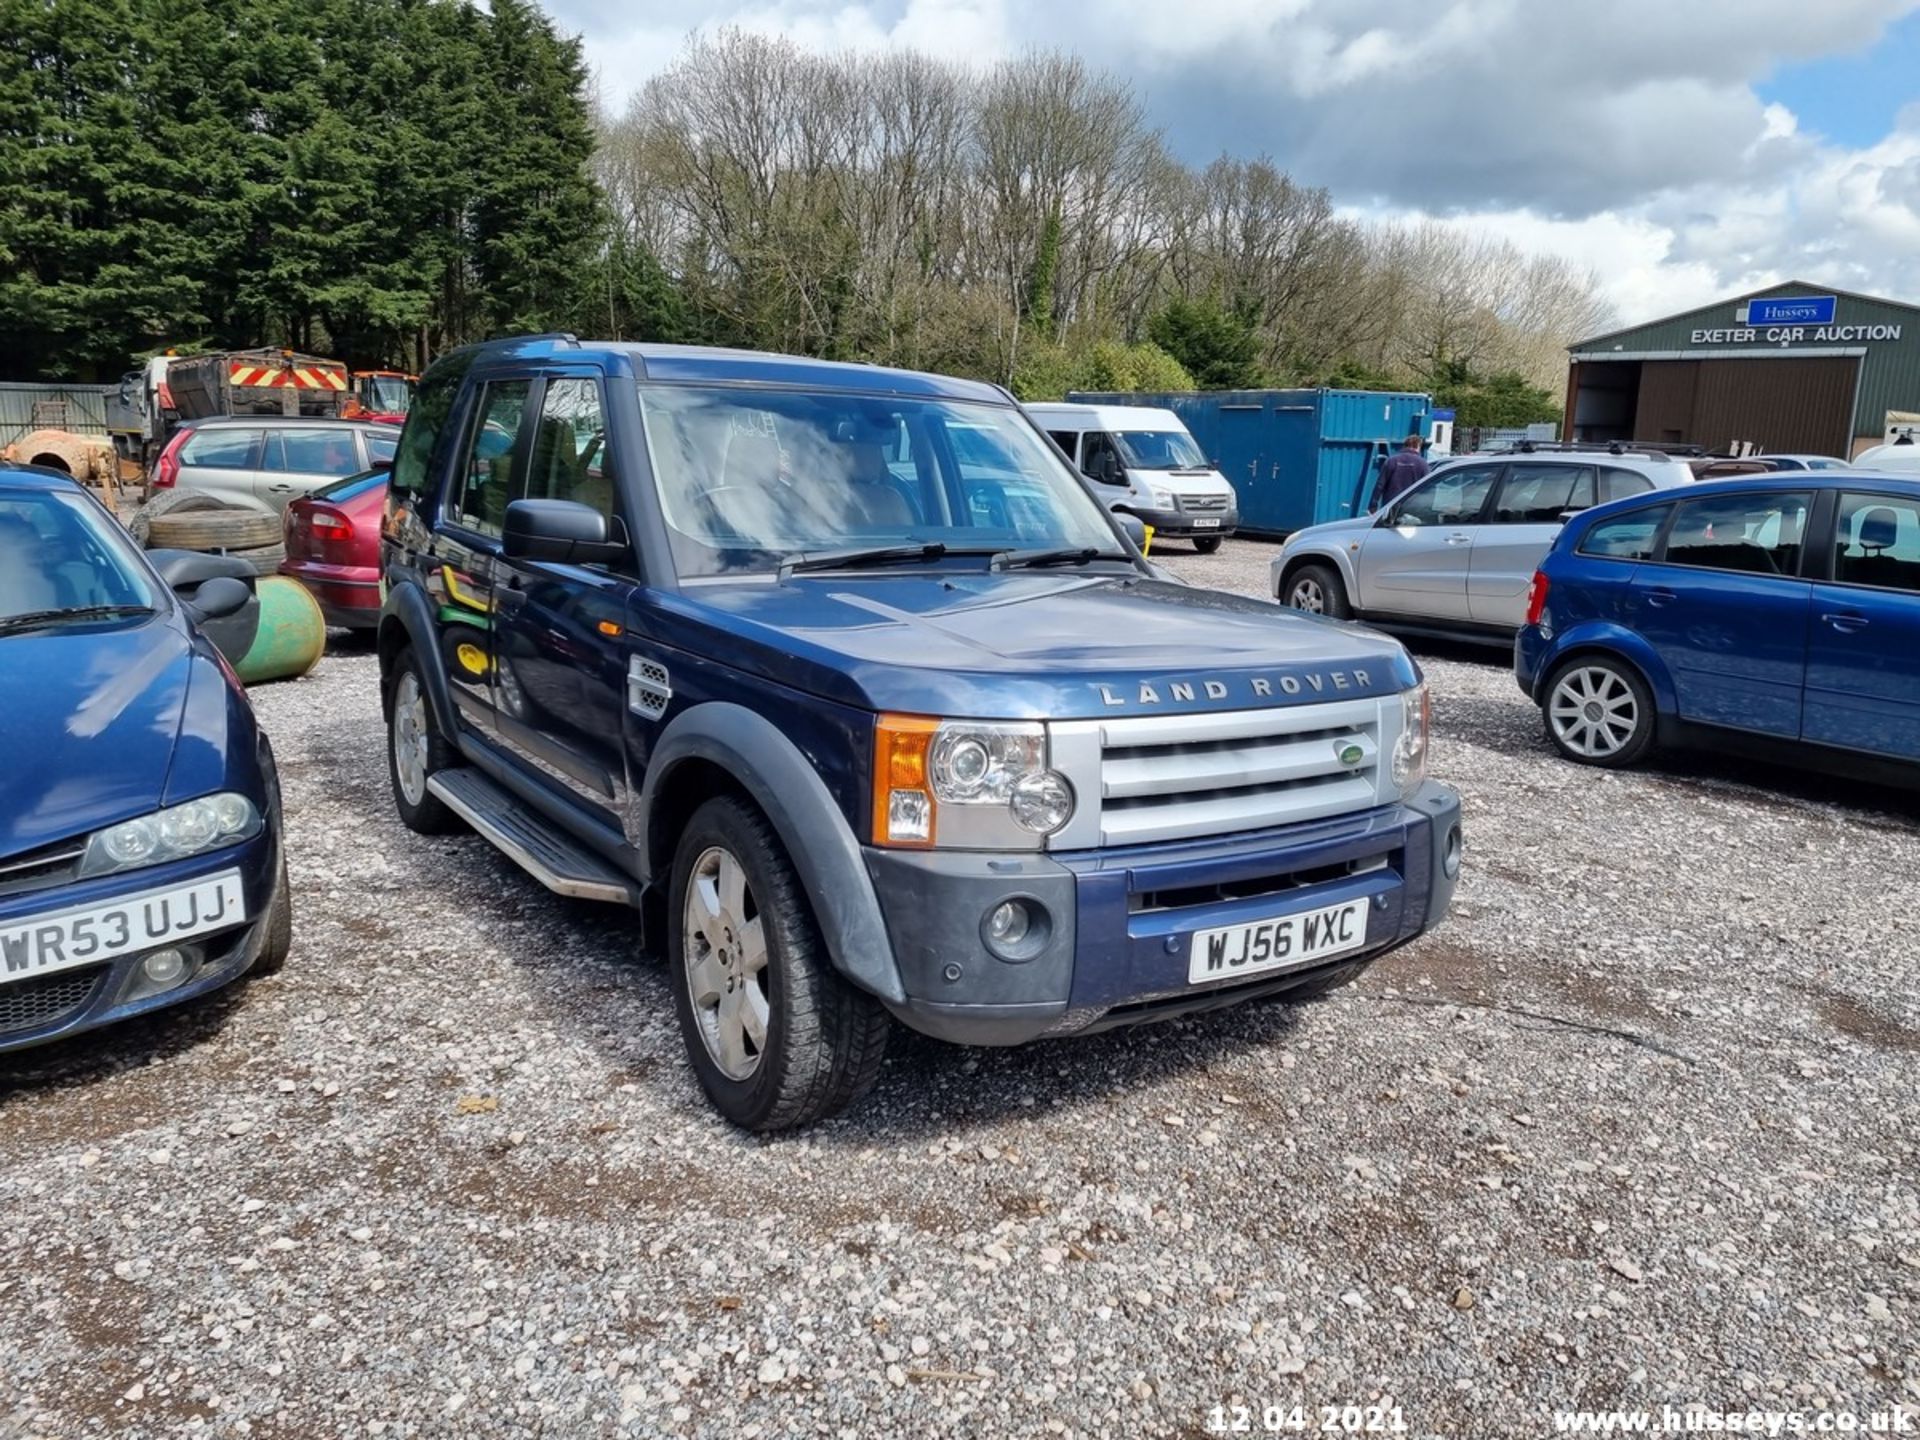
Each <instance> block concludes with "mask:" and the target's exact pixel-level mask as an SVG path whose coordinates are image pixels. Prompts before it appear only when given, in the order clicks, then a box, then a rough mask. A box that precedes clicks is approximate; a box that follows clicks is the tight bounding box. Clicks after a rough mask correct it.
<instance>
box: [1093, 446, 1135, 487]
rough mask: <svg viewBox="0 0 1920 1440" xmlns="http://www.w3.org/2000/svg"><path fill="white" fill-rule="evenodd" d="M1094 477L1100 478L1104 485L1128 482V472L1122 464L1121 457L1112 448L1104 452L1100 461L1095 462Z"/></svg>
mask: <svg viewBox="0 0 1920 1440" xmlns="http://www.w3.org/2000/svg"><path fill="white" fill-rule="evenodd" d="M1093 478H1094V479H1096V480H1098V481H1099V482H1100V483H1101V484H1102V485H1124V484H1126V483H1127V474H1126V471H1125V470H1123V469H1122V468H1121V466H1120V457H1119V456H1118V455H1116V454H1114V453H1113V452H1112V451H1111V450H1108V451H1106V452H1105V453H1103V454H1102V455H1101V456H1100V459H1099V460H1098V462H1096V463H1095V465H1094V467H1093Z"/></svg>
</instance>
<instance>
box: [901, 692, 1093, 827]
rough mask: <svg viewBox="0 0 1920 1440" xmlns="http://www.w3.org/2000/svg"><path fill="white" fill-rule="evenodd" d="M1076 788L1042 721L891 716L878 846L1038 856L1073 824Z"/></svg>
mask: <svg viewBox="0 0 1920 1440" xmlns="http://www.w3.org/2000/svg"><path fill="white" fill-rule="evenodd" d="M1073 805H1074V798H1073V787H1072V786H1071V785H1069V784H1068V783H1067V779H1066V777H1065V776H1064V775H1061V774H1059V773H1058V772H1056V771H1054V770H1053V769H1051V768H1050V767H1049V765H1048V761H1047V731H1046V727H1045V726H1044V725H1042V724H1040V723H1039V722H1037V721H1001V720H930V719H924V718H922V717H920V716H915V715H882V716H881V717H880V720H879V723H878V725H877V727H876V729H875V732H874V775H873V840H874V843H875V844H878V845H890V846H897V847H907V848H919V849H926V848H929V847H931V846H934V845H943V846H950V847H955V848H959V849H976V850H1037V849H1039V848H1040V845H1041V843H1042V842H1043V841H1044V840H1045V838H1046V837H1047V836H1048V835H1051V834H1052V833H1053V832H1054V831H1056V830H1058V829H1059V828H1060V827H1061V826H1062V825H1065V824H1066V823H1067V821H1068V820H1070V819H1072V818H1073Z"/></svg>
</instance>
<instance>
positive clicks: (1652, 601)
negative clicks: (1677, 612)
mask: <svg viewBox="0 0 1920 1440" xmlns="http://www.w3.org/2000/svg"><path fill="white" fill-rule="evenodd" d="M1646 595H1647V604H1649V605H1651V606H1653V607H1654V608H1655V609H1658V608H1659V607H1661V606H1662V605H1671V604H1672V603H1673V602H1674V601H1676V600H1678V599H1679V598H1680V597H1679V596H1678V595H1677V594H1675V593H1674V592H1673V591H1671V590H1669V589H1667V588H1666V586H1664V585H1655V586H1653V587H1651V588H1650V589H1649V590H1648V591H1647V592H1646Z"/></svg>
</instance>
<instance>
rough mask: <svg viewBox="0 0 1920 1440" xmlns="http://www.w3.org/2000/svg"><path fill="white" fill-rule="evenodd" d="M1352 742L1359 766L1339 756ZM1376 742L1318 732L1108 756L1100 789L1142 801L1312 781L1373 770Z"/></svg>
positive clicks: (1361, 734)
mask: <svg viewBox="0 0 1920 1440" xmlns="http://www.w3.org/2000/svg"><path fill="white" fill-rule="evenodd" d="M1349 738H1350V739H1351V740H1352V742H1353V743H1354V744H1356V745H1358V746H1359V747H1360V749H1361V752H1362V759H1361V760H1360V762H1359V763H1358V764H1353V765H1349V764H1347V763H1345V762H1343V761H1342V760H1341V759H1340V756H1339V753H1338V752H1339V744H1338V743H1337V741H1338V740H1344V739H1349ZM1374 760H1375V746H1374V742H1373V737H1372V736H1371V735H1368V734H1365V733H1364V732H1355V731H1349V732H1345V733H1344V734H1341V733H1340V732H1331V733H1329V732H1316V734H1315V735H1314V736H1312V737H1309V738H1303V739H1297V740H1295V739H1289V740H1283V741H1282V742H1281V743H1279V744H1267V745H1235V746H1232V747H1229V748H1221V749H1214V748H1208V749H1197V748H1196V749H1185V748H1181V747H1167V750H1166V751H1165V752H1164V753H1163V752H1162V750H1161V748H1160V747H1157V746H1156V747H1153V753H1151V754H1144V755H1143V754H1138V753H1136V752H1133V751H1109V752H1108V753H1107V757H1106V761H1105V763H1104V764H1103V765H1102V766H1101V769H1100V786H1101V789H1102V791H1103V792H1104V793H1105V795H1106V797H1107V799H1109V800H1122V799H1128V798H1130V797H1133V796H1138V795H1178V794H1182V793H1184V792H1186V791H1189V790H1231V789H1244V788H1248V787H1251V786H1265V785H1270V784H1272V783H1274V782H1275V781H1281V780H1311V779H1315V778H1317V777H1319V776H1322V775H1349V774H1353V773H1355V772H1357V771H1361V770H1371V769H1372V768H1373V764H1374Z"/></svg>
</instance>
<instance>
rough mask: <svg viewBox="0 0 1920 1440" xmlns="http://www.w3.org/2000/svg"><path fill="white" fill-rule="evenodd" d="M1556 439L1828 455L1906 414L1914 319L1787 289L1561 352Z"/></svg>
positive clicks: (1878, 436)
mask: <svg viewBox="0 0 1920 1440" xmlns="http://www.w3.org/2000/svg"><path fill="white" fill-rule="evenodd" d="M1570 358H1571V362H1572V363H1571V365H1570V367H1569V369H1568V372H1567V408H1566V437H1567V438H1568V439H1570V440H1641V441H1653V442H1656V443H1669V444H1671V443H1682V444H1694V445H1700V446H1704V447H1705V448H1706V449H1708V450H1710V451H1717V452H1732V451H1735V450H1737V449H1738V448H1739V447H1742V446H1743V445H1744V446H1752V447H1754V448H1756V449H1758V450H1759V451H1761V452H1769V451H1770V452H1776V453H1788V452H1800V453H1808V454H1816V455H1839V456H1843V457H1846V458H1849V459H1851V458H1852V457H1853V456H1854V455H1855V454H1857V453H1858V452H1859V451H1861V450H1862V449H1864V448H1866V447H1867V446H1869V445H1876V444H1879V443H1880V441H1881V440H1882V439H1883V438H1885V435H1886V431H1887V428H1888V426H1889V425H1890V424H1891V423H1893V421H1892V418H1891V417H1892V415H1893V414H1895V413H1896V412H1908V413H1910V412H1912V411H1915V410H1920V308H1916V307H1915V306H1912V305H1902V304H1899V303H1897V302H1895V301H1892V300H1881V299H1877V298H1876V297H1874V296H1871V295H1853V294H1849V293H1848V292H1846V291H1844V290H1835V289H1833V288H1832V287H1831V286H1820V285H1812V284H1808V283H1807V282H1806V281H1802V280H1794V281H1789V282H1787V283H1786V284H1784V285H1775V286H1773V287H1771V288H1769V289H1766V290H1756V291H1754V292H1753V293H1752V294H1750V295H1740V296H1736V297H1735V298H1733V299H1731V300H1723V301H1721V302H1720V303H1719V304H1717V305H1709V306H1706V307H1705V308H1703V309H1700V310H1689V311H1686V312H1685V313H1684V314H1680V315H1671V316H1668V317H1667V318H1666V319H1664V320H1654V321H1651V322H1649V323H1647V324H1645V325H1635V326H1633V327H1632V328H1630V329H1626V330H1616V331H1614V332H1613V333H1611V334H1608V335H1597V336H1595V337H1594V338H1593V339H1591V340H1582V341H1580V342H1579V343H1577V344H1575V345H1573V346H1572V347H1571V348H1570Z"/></svg>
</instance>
